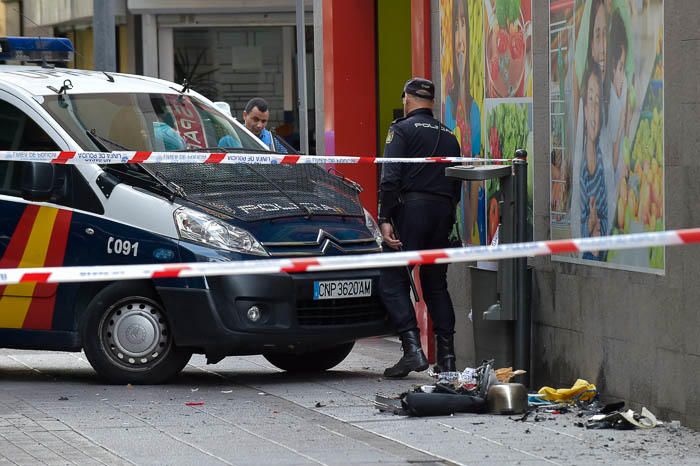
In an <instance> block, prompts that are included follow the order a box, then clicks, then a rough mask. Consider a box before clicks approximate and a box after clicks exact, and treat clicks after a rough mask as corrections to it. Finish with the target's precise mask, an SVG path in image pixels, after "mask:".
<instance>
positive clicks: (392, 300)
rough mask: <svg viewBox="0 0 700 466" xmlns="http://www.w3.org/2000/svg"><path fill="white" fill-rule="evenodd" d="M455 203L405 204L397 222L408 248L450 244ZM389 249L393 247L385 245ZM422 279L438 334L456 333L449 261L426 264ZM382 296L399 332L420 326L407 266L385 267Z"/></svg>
mask: <svg viewBox="0 0 700 466" xmlns="http://www.w3.org/2000/svg"><path fill="white" fill-rule="evenodd" d="M453 219H454V207H453V205H452V203H451V202H450V201H449V200H448V199H446V200H445V201H440V200H411V201H407V202H406V203H405V204H403V206H402V208H401V210H400V212H399V214H398V218H397V219H395V225H396V227H397V229H398V233H399V238H400V239H401V242H402V243H403V250H404V251H411V250H420V249H436V248H445V247H448V243H449V234H450V231H451V230H452V225H453V223H454V220H453ZM384 250H385V251H393V249H390V248H387V247H385V248H384ZM420 283H421V288H422V291H423V298H424V299H425V304H426V305H427V307H428V312H429V314H430V317H431V318H432V319H433V329H434V331H435V333H436V334H438V335H445V336H447V335H452V334H453V333H454V328H455V316H454V308H453V307H452V300H451V299H450V294H449V292H448V291H447V264H435V265H422V266H421V267H420ZM379 289H380V296H381V298H382V301H383V302H384V305H385V306H386V308H387V311H388V312H389V316H390V317H391V320H392V322H393V324H394V326H395V328H396V331H397V332H398V333H402V332H405V331H407V330H413V329H416V328H417V326H418V324H417V322H416V314H415V311H414V309H413V303H412V302H411V296H410V282H409V278H408V272H407V271H406V267H391V268H387V269H383V270H382V275H381V280H380V286H379Z"/></svg>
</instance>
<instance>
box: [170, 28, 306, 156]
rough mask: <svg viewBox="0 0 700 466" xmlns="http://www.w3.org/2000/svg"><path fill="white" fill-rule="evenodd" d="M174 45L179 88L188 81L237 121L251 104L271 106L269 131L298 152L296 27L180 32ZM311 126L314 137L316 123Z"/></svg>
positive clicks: (190, 30)
mask: <svg viewBox="0 0 700 466" xmlns="http://www.w3.org/2000/svg"><path fill="white" fill-rule="evenodd" d="M312 34H313V30H312V28H307V65H306V66H307V86H308V90H309V91H308V94H309V96H310V101H309V105H308V107H309V108H308V109H309V115H310V116H313V115H314V114H315V112H314V111H313V108H314V105H313V93H314V83H313V50H312V47H313V36H312ZM173 44H174V53H175V57H174V58H175V59H174V63H175V81H176V82H182V81H183V80H184V79H187V81H188V82H189V83H190V85H191V86H192V88H193V89H194V90H196V91H198V92H200V93H202V94H203V95H205V96H206V97H208V98H209V99H211V100H214V101H224V102H227V103H228V104H229V105H230V106H231V112H232V114H233V115H234V116H235V117H236V118H238V119H239V120H240V119H242V113H243V109H244V108H245V105H246V103H247V102H248V101H249V100H250V99H251V98H253V97H263V98H264V99H265V100H267V102H268V103H269V105H270V120H269V123H268V126H267V127H268V129H270V130H273V131H274V132H276V133H277V134H278V135H279V136H281V137H282V138H284V139H285V140H286V141H287V142H289V143H290V144H291V145H292V146H294V147H295V148H298V147H299V117H298V104H297V72H296V40H295V33H294V28H293V27H284V26H267V27H251V28H248V27H230V28H226V27H220V28H207V29H204V28H181V29H175V30H174V35H173ZM309 126H310V128H309V131H310V133H311V134H312V135H313V134H314V128H313V119H311V120H310V122H309ZM312 153H313V152H312Z"/></svg>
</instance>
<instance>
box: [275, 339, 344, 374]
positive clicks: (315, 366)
mask: <svg viewBox="0 0 700 466" xmlns="http://www.w3.org/2000/svg"><path fill="white" fill-rule="evenodd" d="M353 346H355V342H354V341H351V342H350V343H345V344H342V345H338V346H334V347H332V348H326V349H323V350H320V351H309V352H307V353H300V354H296V353H267V354H263V356H264V357H265V359H267V360H268V361H270V362H271V363H272V364H274V365H275V366H277V367H279V368H280V369H282V370H285V371H287V372H322V371H325V370H328V369H331V368H333V367H335V366H337V365H338V364H340V363H341V362H342V361H343V359H345V358H346V357H347V356H348V354H350V351H352V347H353Z"/></svg>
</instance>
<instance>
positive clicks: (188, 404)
mask: <svg viewBox="0 0 700 466" xmlns="http://www.w3.org/2000/svg"><path fill="white" fill-rule="evenodd" d="M185 406H204V402H203V401H188V402H187V403H185Z"/></svg>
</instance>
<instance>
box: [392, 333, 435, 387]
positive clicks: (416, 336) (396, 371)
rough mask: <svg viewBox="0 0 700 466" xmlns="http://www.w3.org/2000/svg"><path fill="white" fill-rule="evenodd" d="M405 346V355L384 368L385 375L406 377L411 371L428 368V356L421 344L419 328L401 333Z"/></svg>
mask: <svg viewBox="0 0 700 466" xmlns="http://www.w3.org/2000/svg"><path fill="white" fill-rule="evenodd" d="M399 336H400V338H401V346H402V348H403V357H402V358H401V359H400V360H399V362H397V363H396V364H394V365H393V366H392V367H389V368H387V369H385V370H384V377H390V378H400V377H406V376H407V375H408V374H409V372H411V371H416V372H420V371H424V370H426V369H427V368H428V358H426V357H425V354H424V353H423V349H422V348H421V346H420V333H419V332H418V330H408V331H406V332H403V333H402V334H401V335H399Z"/></svg>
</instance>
